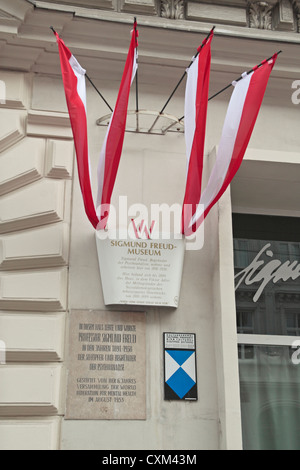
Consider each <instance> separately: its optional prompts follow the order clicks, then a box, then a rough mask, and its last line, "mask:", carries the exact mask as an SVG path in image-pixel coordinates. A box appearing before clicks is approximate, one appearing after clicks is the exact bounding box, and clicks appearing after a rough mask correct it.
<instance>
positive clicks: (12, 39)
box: [0, 0, 300, 86]
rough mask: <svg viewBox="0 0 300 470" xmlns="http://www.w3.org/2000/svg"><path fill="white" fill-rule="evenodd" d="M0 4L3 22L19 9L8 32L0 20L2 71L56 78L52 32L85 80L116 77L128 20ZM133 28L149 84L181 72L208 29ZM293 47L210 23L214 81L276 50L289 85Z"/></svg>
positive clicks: (168, 24)
mask: <svg viewBox="0 0 300 470" xmlns="http://www.w3.org/2000/svg"><path fill="white" fill-rule="evenodd" d="M32 1H33V0H31V2H32ZM139 1H141V0H139ZM151 1H152V0H151ZM1 2H2V3H1V8H4V6H5V5H7V4H8V3H9V5H10V9H9V12H10V13H9V12H8V10H7V15H10V14H13V10H14V8H15V9H17V7H18V6H20V2H21V3H22V4H23V9H22V10H20V11H19V13H18V14H19V18H18V19H16V17H15V16H14V17H13V18H14V20H12V21H13V24H14V27H13V28H11V29H9V28H8V27H7V25H6V23H5V21H7V20H8V21H10V18H4V17H3V19H1V17H0V64H1V65H0V67H1V68H2V69H9V70H18V71H24V72H34V73H42V74H47V75H57V76H59V74H60V67H59V60H58V54H57V47H56V43H55V38H54V36H53V34H52V32H51V31H50V26H51V25H53V26H54V27H55V29H56V30H57V31H58V32H59V34H60V35H61V36H62V38H63V39H64V40H65V41H66V43H67V45H68V46H69V47H70V49H71V50H72V52H73V53H74V54H75V55H76V57H77V58H78V60H79V61H81V62H82V63H83V66H85V68H87V70H88V71H89V75H90V76H92V77H97V76H99V73H100V72H101V77H103V80H109V76H108V75H109V74H110V75H112V74H117V75H116V76H119V75H118V74H119V73H121V72H122V64H123V61H124V59H125V57H126V54H127V50H128V41H127V40H128V37H129V28H128V25H132V21H133V15H132V14H130V13H124V12H115V11H111V10H109V11H108V10H100V9H89V8H82V7H79V6H76V7H74V6H71V5H62V4H54V3H51V4H49V3H48V2H44V1H41V0H34V3H35V4H36V6H35V7H34V6H33V5H32V3H29V1H28V0H7V1H5V0H1ZM218 3H219V0H215V1H214V2H213V4H214V5H215V6H216V5H217V4H218ZM243 3H244V1H243V2H242V1H241V0H238V2H233V0H232V1H231V2H229V0H226V4H228V5H229V4H232V5H233V4H235V6H236V5H237V4H238V5H239V9H242V4H243ZM296 3H297V7H298V3H300V0H299V2H298V1H297V2H294V8H295V5H296ZM25 6H26V8H25ZM15 14H16V12H15ZM21 18H23V19H21ZM138 24H139V29H140V33H141V38H142V40H141V41H140V47H139V61H140V64H141V65H142V66H143V70H144V74H145V75H144V77H146V78H144V80H145V81H151V82H152V81H153V80H156V79H157V71H158V67H159V68H160V69H159V70H160V72H159V73H162V74H165V78H168V79H169V78H170V75H172V74H173V73H174V70H173V69H174V68H180V69H182V68H185V67H186V65H187V64H188V63H189V60H190V58H191V57H192V55H193V54H194V52H195V48H196V47H197V45H199V43H200V42H201V41H202V39H203V36H204V35H206V34H207V33H208V32H209V30H210V29H211V27H212V23H211V22H204V21H191V20H189V21H187V20H185V19H184V20H183V19H181V20H180V19H178V20H171V19H168V18H162V17H158V16H151V15H149V14H148V15H146V14H143V15H142V14H141V15H139V16H138ZM299 44H300V35H299V34H297V33H295V32H293V31H272V30H261V29H255V28H249V27H244V26H236V25H226V24H216V30H215V40H214V54H213V61H212V67H213V69H214V70H215V71H219V72H220V73H222V74H224V73H228V70H230V73H232V74H235V73H237V74H239V73H240V72H241V71H243V70H247V69H249V68H251V67H252V66H253V65H255V64H256V63H257V61H259V60H262V59H264V58H265V57H269V56H270V55H272V53H273V52H275V51H276V50H279V49H284V54H282V55H281V56H280V61H278V64H277V65H276V71H274V74H278V76H280V77H281V78H283V79H286V78H287V77H289V78H290V79H294V80H296V79H298V78H299V75H300V64H299V63H297V62H295V58H296V57H297V56H298V54H299V53H298V46H299ZM229 51H230V52H229ZM162 65H163V66H164V67H162ZM176 73H177V72H176ZM141 79H143V76H141ZM222 84H223V83H222ZM222 84H221V85H222ZM216 86H217V85H216Z"/></svg>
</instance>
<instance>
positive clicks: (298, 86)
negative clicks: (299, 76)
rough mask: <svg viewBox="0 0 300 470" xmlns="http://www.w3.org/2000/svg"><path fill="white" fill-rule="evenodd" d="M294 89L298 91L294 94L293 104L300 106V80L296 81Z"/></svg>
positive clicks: (293, 85) (293, 84)
mask: <svg viewBox="0 0 300 470" xmlns="http://www.w3.org/2000/svg"><path fill="white" fill-rule="evenodd" d="M292 89H293V90H296V91H294V93H293V94H292V103H293V104H294V105H298V104H300V80H295V81H294V82H293V83H292Z"/></svg>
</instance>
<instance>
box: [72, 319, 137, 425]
mask: <svg viewBox="0 0 300 470" xmlns="http://www.w3.org/2000/svg"><path fill="white" fill-rule="evenodd" d="M69 326H70V328H69V357H68V387H67V403H66V416H65V419H68V420H71V419H74V420H145V419H146V317H145V313H139V312H135V313H131V312H110V311H94V310H93V311H91V310H72V311H71V313H70V325H69Z"/></svg>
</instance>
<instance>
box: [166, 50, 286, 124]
mask: <svg viewBox="0 0 300 470" xmlns="http://www.w3.org/2000/svg"><path fill="white" fill-rule="evenodd" d="M281 53H282V51H278V52H277V53H276V54H273V55H272V56H271V57H269V58H268V59H265V60H263V61H262V62H261V63H260V64H258V65H257V66H256V67H253V68H252V69H251V70H249V71H248V72H247V75H250V73H252V72H254V71H255V70H257V69H259V68H260V67H262V66H263V65H265V64H266V63H267V62H269V61H270V60H272V59H273V57H274V55H279V54H281ZM241 80H243V75H242V76H240V77H239V78H237V79H236V80H233V81H232V82H231V83H229V85H227V86H226V87H224V88H222V90H220V91H218V92H217V93H215V94H214V95H213V96H211V97H210V98H209V99H208V101H211V100H213V99H214V98H216V97H217V96H219V95H221V93H224V91H226V90H228V89H229V88H230V87H231V86H232V84H233V83H234V82H236V83H238V82H240V81H241ZM183 119H184V116H182V117H181V118H180V119H178V121H179V122H180V121H182V120H183ZM175 124H176V123H174V124H171V126H169V127H168V128H167V129H165V132H166V131H167V130H169V129H170V128H171V127H173V125H175Z"/></svg>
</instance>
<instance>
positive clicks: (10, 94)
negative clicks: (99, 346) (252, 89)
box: [0, 0, 300, 450]
mask: <svg viewBox="0 0 300 470" xmlns="http://www.w3.org/2000/svg"><path fill="white" fill-rule="evenodd" d="M134 17H137V22H138V29H139V34H140V35H139V71H138V98H139V100H138V104H139V110H140V113H139V114H138V119H139V121H138V124H137V121H136V119H137V115H136V113H135V112H134V111H135V110H136V106H137V103H136V94H135V92H134V91H135V90H134V88H135V85H133V86H132V91H131V95H130V103H129V109H130V110H133V111H132V113H131V114H129V115H128V123H127V131H128V132H126V135H125V141H124V148H123V154H122V159H121V164H120V168H119V173H118V177H117V181H116V186H115V189H114V194H113V204H114V206H115V207H119V204H120V198H121V197H126V201H127V205H128V207H132V206H133V205H134V204H142V205H143V206H144V207H146V208H148V209H149V211H150V208H151V207H152V205H153V204H158V205H161V204H167V205H168V206H170V207H171V206H172V205H174V204H182V201H183V197H184V189H185V174H186V156H185V140H184V133H183V130H184V125H183V121H180V122H179V120H178V119H179V118H181V117H182V116H183V114H184V83H183V84H181V86H180V87H179V88H178V89H177V91H176V93H175V94H174V96H173V97H172V100H171V101H170V102H169V103H168V106H167V107H166V109H165V111H164V116H163V118H160V119H159V120H158V121H157V122H156V124H155V126H154V128H153V129H152V130H151V131H150V132H149V129H151V125H152V123H153V121H154V120H156V117H157V116H158V115H159V111H160V110H161V109H162V108H163V106H164V104H165V103H166V100H167V99H168V97H169V96H170V93H171V92H172V91H173V89H174V87H175V86H176V84H177V83H178V80H179V79H180V77H181V76H182V74H183V73H184V71H185V69H186V67H187V66H188V64H189V63H190V60H191V58H192V57H193V55H194V53H195V51H196V50H197V47H198V46H199V44H201V42H202V40H203V39H204V37H205V36H206V35H207V34H208V32H209V31H210V29H211V27H212V26H214V25H215V26H216V29H215V38H214V41H213V45H212V68H211V83H210V94H211V95H213V94H215V93H216V92H218V91H219V90H221V89H223V88H224V87H225V86H226V85H227V84H229V83H231V82H232V81H233V80H235V79H237V78H238V77H239V76H240V74H241V73H243V72H244V71H245V70H250V69H251V68H252V67H253V66H254V65H256V64H257V63H260V62H261V61H262V60H263V59H265V58H268V57H270V56H272V55H273V54H274V53H275V52H277V51H279V50H282V54H281V55H280V56H279V58H278V60H277V63H276V66H275V68H274V70H273V72H272V75H271V79H270V81H269V85H268V88H267V91H266V95H265V99H264V102H263V106H262V108H261V112H260V115H259V118H258V121H257V124H256V127H255V130H254V133H253V135H252V138H251V141H250V144H249V148H248V150H247V153H246V155H245V158H244V161H243V164H242V166H241V168H240V170H239V172H238V174H237V176H236V178H235V179H234V181H233V183H232V185H231V187H230V189H229V190H228V191H227V192H226V193H225V194H224V196H223V197H222V199H221V200H220V202H219V203H218V204H217V206H215V207H214V209H213V211H212V212H211V213H210V214H209V216H208V218H207V219H206V221H205V227H204V243H203V247H202V248H201V249H197V250H193V248H192V247H190V248H191V249H190V250H187V251H186V253H185V258H184V266H183V274H182V282H181V293H180V300H179V304H178V306H177V308H168V307H161V306H159V307H155V306H152V307H146V306H143V307H141V306H130V305H121V306H114V307H111V306H106V305H105V303H104V298H103V292H102V282H101V277H100V272H99V265H98V257H97V248H96V243H95V233H94V232H95V231H94V229H93V228H92V226H91V225H90V223H89V222H88V220H87V218H86V215H85V213H84V207H83V203H82V197H81V193H80V187H79V183H78V175H77V168H76V160H75V154H74V145H73V138H72V131H71V127H70V121H69V116H68V112H67V107H66V101H65V96H64V89H63V85H62V78H61V71H60V63H59V55H58V49H57V45H56V41H55V38H54V36H53V34H52V32H51V30H50V27H51V26H53V27H54V28H55V29H56V31H57V32H58V33H59V34H60V35H61V37H62V38H63V40H64V41H65V43H66V44H67V46H68V47H69V48H70V50H71V51H72V53H73V54H74V55H75V56H76V58H77V59H78V61H79V62H80V64H81V65H82V66H83V67H84V68H85V69H86V70H87V73H88V76H89V77H90V79H91V80H92V82H93V83H94V84H95V86H96V87H97V88H98V90H100V92H101V94H102V95H103V96H104V97H105V99H106V100H107V102H108V103H110V105H111V106H112V107H114V104H115V101H116V97H117V94H118V89H119V84H120V80H121V76H122V70H123V67H124V62H125V59H126V55H127V50H128V45H129V40H130V30H131V29H132V24H133V18H134ZM299 47H300V2H299V1H298V0H270V1H266V2H260V1H256V0H253V1H252V0H250V1H247V0H224V1H219V0H212V1H198V0H197V1H196V0H194V1H188V0H161V1H160V0H87V1H82V0H65V1H61V2H56V1H51V0H48V1H45V0H30V1H29V0H0V116H1V126H0V270H1V271H0V385H1V386H0V448H1V449H36V450H37V449H51V450H57V449H61V450H71V449H115V450H131V449H142V450H147V449H160V450H164V449H173V450H176V449H177V450H178V449H182V450H201V449H205V450H215V449H219V450H240V449H264V448H277V449H281V448H297V449H299V448H300V442H299V438H298V436H299V433H298V434H297V429H298V424H297V423H298V422H299V420H297V416H298V414H299V409H300V407H299V402H300V393H299V391H300V377H299V374H300V372H299V371H300V369H299V367H300V366H299V365H298V357H299V355H298V354H297V351H298V349H299V345H298V349H297V337H298V336H299V335H300V316H299V315H300V312H299V294H300V283H299V275H300V272H299V263H300V236H299V233H300V231H299V228H300V227H299V220H300V219H299V217H300V211H299V195H300V151H299V147H300V146H299V144H300V136H299V118H300V114H299V113H300V58H299V57H300V55H299ZM87 85H88V86H87V109H88V132H89V150H90V158H91V175H92V180H96V176H94V175H96V172H97V163H98V157H99V152H100V149H101V146H102V143H103V140H104V137H105V133H106V126H107V121H108V120H109V117H110V111H109V109H108V107H107V105H106V104H105V103H104V101H103V100H102V99H101V97H100V96H99V95H98V94H97V93H96V91H95V89H94V87H93V86H92V85H91V84H90V83H88V84H87ZM230 94H231V91H230V89H229V90H227V91H226V92H224V93H222V94H220V95H219V96H218V97H216V98H215V99H214V100H211V101H210V102H209V108H208V120H207V135H206V150H205V168H204V178H205V179H207V178H208V176H209V172H210V169H211V167H212V164H213V162H214V158H215V154H216V148H217V146H218V144H219V140H220V136H221V131H222V126H223V122H224V118H225V114H226V110H227V106H228V102H229V99H230ZM171 124H173V126H172V127H171V128H170V129H169V130H168V131H167V130H166V129H167V127H168V126H170V125H171ZM94 182H95V181H94ZM127 222H128V223H129V222H130V214H128V219H127ZM150 222H151V221H150ZM255 260H256V265H254V264H253V263H255ZM259 262H260V264H258V263H259ZM270 262H275V264H272V265H270V264H268V263H270ZM266 266H268V267H267V268H266V269H265V271H262V269H263V267H266ZM247 269H248V270H247ZM251 269H252V271H251ZM280 269H281V271H280V272H278V270H280ZM276 274H277V275H276ZM235 276H236V279H235ZM239 281H241V282H240V283H239ZM235 283H236V284H237V283H238V284H239V285H238V286H237V289H236V290H235ZM78 311H81V312H85V314H86V315H88V312H91V315H92V314H94V313H95V312H99V315H101V312H102V313H103V312H105V314H107V315H110V316H111V318H112V319H113V318H114V315H120V312H123V313H124V315H126V314H128V313H135V314H137V313H140V312H141V315H143V316H144V318H145V344H144V346H145V357H144V359H143V362H142V364H139V367H144V374H145V379H144V381H145V383H144V389H145V400H146V405H145V416H144V417H143V419H135V418H134V416H133V417H131V418H130V417H129V418H127V419H118V415H116V416H114V418H113V419H104V418H102V419H90V418H89V417H88V416H86V419H72V418H71V419H70V418H69V417H68V416H67V415H66V406H67V403H68V402H69V400H70V396H69V395H68V377H69V375H70V368H71V367H72V365H70V347H69V346H70V344H71V342H72V338H71V334H72V332H71V328H70V324H71V321H72V318H74V315H75V314H76V312H78ZM112 321H113V320H112ZM165 332H174V333H182V334H189V333H192V334H194V335H195V336H196V358H197V395H198V396H197V398H198V399H197V400H195V401H191V400H166V399H165V397H164V347H163V333H165ZM293 348H294V349H293ZM99 378H101V374H99ZM288 429H289V433H287V432H285V431H286V430H288Z"/></svg>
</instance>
